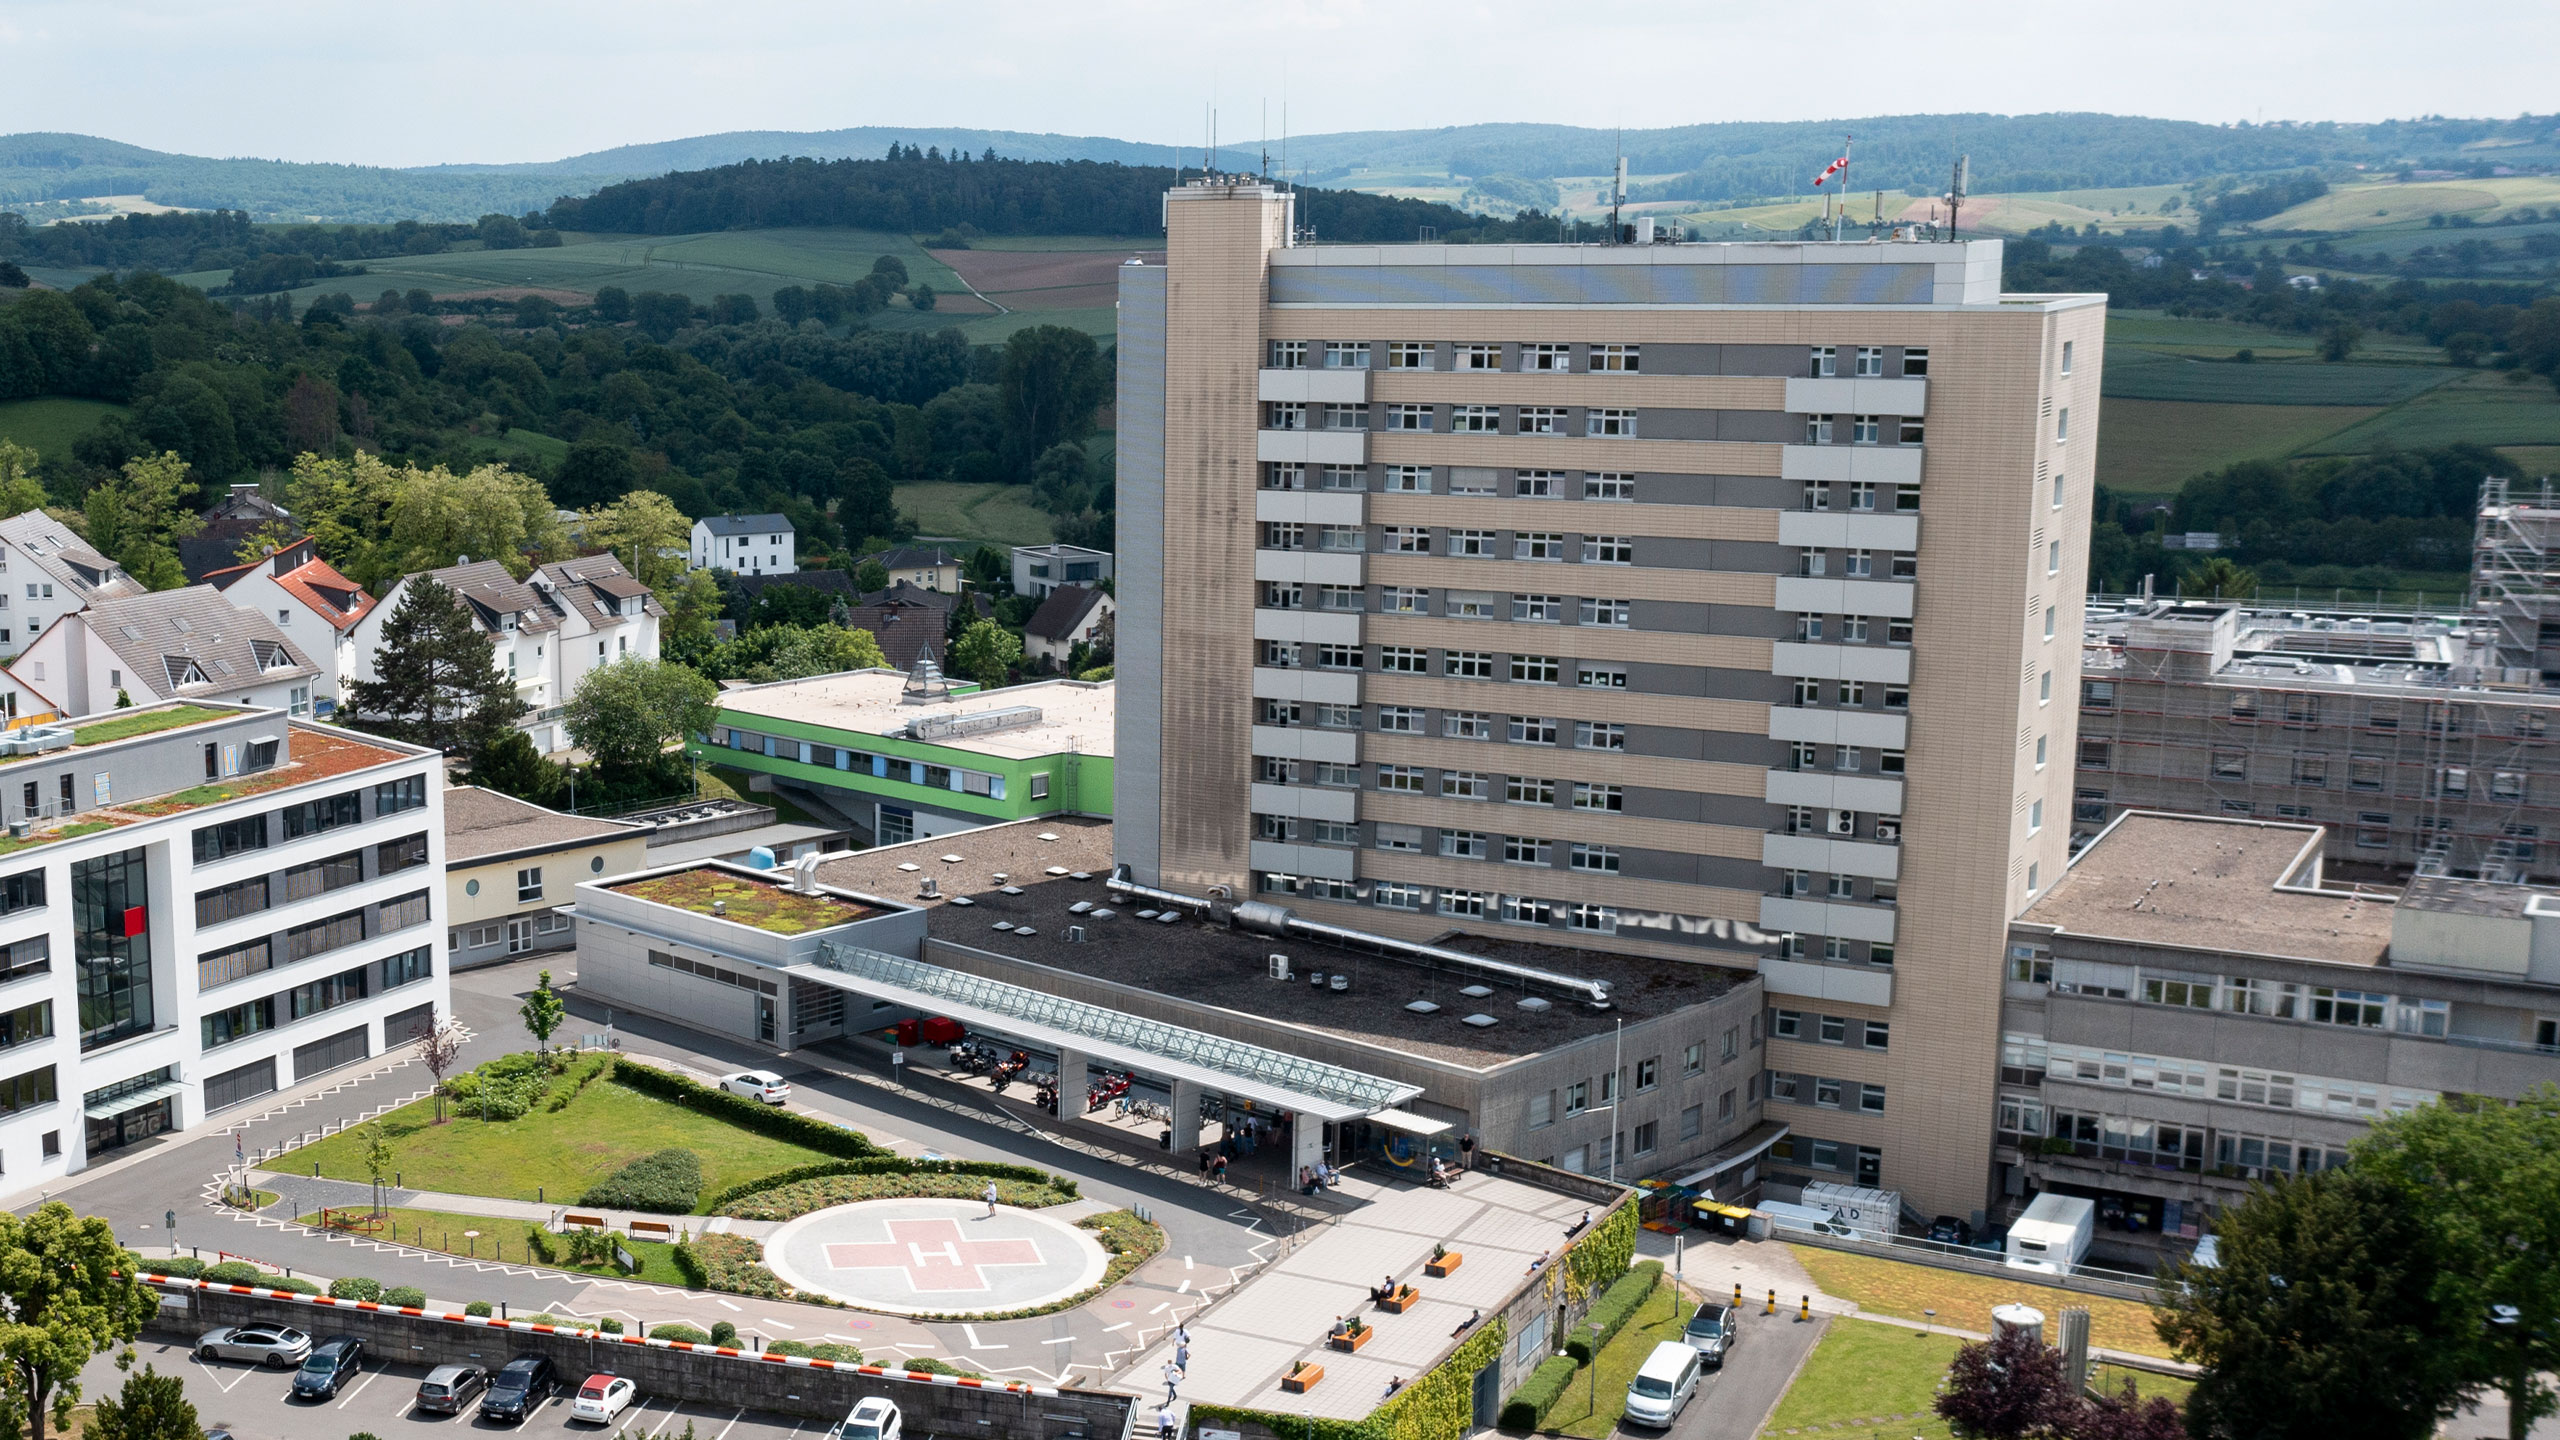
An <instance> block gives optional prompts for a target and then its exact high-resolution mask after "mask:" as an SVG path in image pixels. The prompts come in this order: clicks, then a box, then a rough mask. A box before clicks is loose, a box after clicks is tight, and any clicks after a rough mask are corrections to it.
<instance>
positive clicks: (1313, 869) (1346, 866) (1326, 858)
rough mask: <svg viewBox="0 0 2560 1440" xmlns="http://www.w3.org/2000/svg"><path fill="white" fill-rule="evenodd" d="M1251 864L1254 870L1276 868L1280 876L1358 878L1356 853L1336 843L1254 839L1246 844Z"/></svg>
mask: <svg viewBox="0 0 2560 1440" xmlns="http://www.w3.org/2000/svg"><path fill="white" fill-rule="evenodd" d="M1249 850H1250V856H1249V859H1250V863H1251V864H1252V866H1253V868H1254V869H1256V870H1277V871H1279V872H1280V873H1281V874H1283V875H1313V876H1315V877H1316V878H1318V879H1320V880H1350V879H1355V878H1357V877H1356V876H1355V875H1354V874H1353V873H1352V872H1353V871H1354V870H1355V869H1356V868H1357V862H1358V860H1359V852H1358V851H1356V850H1346V849H1343V848H1341V847H1340V846H1335V845H1293V844H1290V843H1288V842H1286V841H1281V840H1256V841H1254V842H1253V843H1252V845H1251V846H1250V847H1249Z"/></svg>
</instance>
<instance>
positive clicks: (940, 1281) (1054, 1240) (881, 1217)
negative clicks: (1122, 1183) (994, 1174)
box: [765, 1199, 1110, 1315]
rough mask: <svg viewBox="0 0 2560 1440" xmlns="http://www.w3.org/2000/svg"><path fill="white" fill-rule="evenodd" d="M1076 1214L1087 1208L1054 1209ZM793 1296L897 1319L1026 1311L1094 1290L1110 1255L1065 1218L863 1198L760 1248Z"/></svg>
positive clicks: (790, 1226)
mask: <svg viewBox="0 0 2560 1440" xmlns="http://www.w3.org/2000/svg"><path fill="white" fill-rule="evenodd" d="M1058 1208H1059V1209H1061V1210H1066V1211H1069V1212H1072V1213H1082V1212H1083V1211H1084V1210H1089V1209H1091V1208H1094V1207H1089V1206H1088V1207H1077V1206H1061V1207H1058ZM765 1264H766V1266H767V1267H768V1268H769V1269H771V1270H772V1271H773V1273H774V1274H776V1275H779V1276H780V1277H782V1280H783V1282H784V1283H785V1284H787V1285H790V1286H791V1287H792V1288H794V1289H798V1290H805V1291H809V1292H812V1293H814V1294H819V1295H826V1296H830V1297H832V1298H834V1299H837V1300H841V1301H843V1302H845V1303H846V1304H848V1305H855V1306H860V1307H861V1308H863V1309H865V1310H884V1311H887V1312H889V1313H891V1314H897V1315H918V1314H952V1315H959V1314H983V1313H986V1312H989V1311H1001V1310H1026V1309H1030V1308H1031V1307H1033V1306H1037V1305H1046V1304H1049V1303H1051V1302H1052V1301H1057V1300H1064V1299H1066V1298H1067V1297H1068V1296H1070V1295H1073V1294H1075V1293H1076V1292H1078V1291H1080V1290H1086V1289H1090V1288H1091V1287H1093V1286H1095V1285H1098V1284H1101V1283H1102V1274H1103V1270H1104V1268H1105V1267H1106V1266H1108V1265H1109V1264H1110V1255H1109V1253H1108V1252H1106V1251H1105V1250H1104V1249H1103V1248H1102V1244H1101V1242H1100V1241H1098V1240H1096V1239H1094V1237H1093V1236H1092V1234H1091V1233H1090V1232H1087V1231H1084V1230H1080V1229H1078V1228H1076V1226H1075V1224H1074V1223H1073V1221H1072V1220H1071V1219H1069V1218H1068V1217H1067V1216H1065V1215H1060V1214H1055V1213H1052V1212H1050V1211H1043V1210H1017V1209H1014V1208H1012V1207H1010V1206H997V1207H995V1211H994V1213H993V1214H989V1213H988V1207H987V1206H986V1204H985V1203H984V1202H982V1201H977V1200H922V1199H917V1200H864V1201H861V1202H859V1203H856V1204H852V1205H837V1206H833V1207H831V1208H829V1209H825V1210H819V1211H814V1212H812V1213H810V1214H807V1215H803V1216H801V1217H799V1218H798V1219H796V1220H792V1221H790V1222H788V1223H786V1224H784V1225H783V1226H782V1227H781V1228H780V1229H778V1230H776V1231H774V1232H773V1234H772V1235H771V1236H770V1237H769V1238H768V1239H767V1240H766V1241H765Z"/></svg>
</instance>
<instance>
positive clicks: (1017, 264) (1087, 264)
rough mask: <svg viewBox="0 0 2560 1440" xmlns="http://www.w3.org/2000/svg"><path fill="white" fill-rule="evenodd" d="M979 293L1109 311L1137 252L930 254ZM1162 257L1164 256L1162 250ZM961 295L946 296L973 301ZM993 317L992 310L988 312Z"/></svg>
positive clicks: (1016, 303) (1025, 303)
mask: <svg viewBox="0 0 2560 1440" xmlns="http://www.w3.org/2000/svg"><path fill="white" fill-rule="evenodd" d="M926 253H927V254H930V255H931V256H933V258H934V259H935V260H937V261H939V262H941V263H942V264H943V265H946V266H948V267H950V268H951V269H952V270H953V271H955V272H957V273H958V274H959V275H960V277H961V278H962V279H964V280H966V281H967V282H968V283H969V285H970V286H971V287H972V288H974V289H975V290H976V291H977V292H978V294H979V295H983V296H985V297H986V298H987V299H988V300H991V301H993V302H995V303H996V304H997V305H1001V306H1003V307H1004V308H1005V309H1006V310H1008V311H1017V310H1097V309H1109V308H1110V307H1111V306H1113V305H1114V304H1117V303H1118V302H1119V299H1120V277H1119V273H1118V272H1119V270H1120V266H1121V265H1122V263H1123V262H1125V261H1127V260H1128V258H1129V257H1130V256H1131V255H1133V254H1136V253H1138V252H1136V251H1134V250H1128V249H1117V250H1015V251H1003V250H932V251H927V252H926ZM1156 253H1157V254H1159V255H1161V254H1162V253H1163V252H1161V251H1158V252H1156ZM972 298H973V297H971V296H969V295H966V294H962V295H955V296H948V297H944V298H942V299H941V300H940V301H939V302H938V304H939V305H942V306H948V305H949V304H950V303H951V301H952V300H969V299H972ZM990 313H992V312H990Z"/></svg>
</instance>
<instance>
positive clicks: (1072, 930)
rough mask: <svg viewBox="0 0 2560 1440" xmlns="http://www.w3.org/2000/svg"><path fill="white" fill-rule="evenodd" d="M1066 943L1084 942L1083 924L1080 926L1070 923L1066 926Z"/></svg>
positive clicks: (1079, 943)
mask: <svg viewBox="0 0 2560 1440" xmlns="http://www.w3.org/2000/svg"><path fill="white" fill-rule="evenodd" d="M1067 943H1068V944H1070V945H1081V944H1083V943H1084V927H1083V926H1081V925H1070V926H1068V927H1067Z"/></svg>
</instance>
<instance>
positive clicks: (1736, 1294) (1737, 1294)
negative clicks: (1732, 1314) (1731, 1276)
mask: <svg viewBox="0 0 2560 1440" xmlns="http://www.w3.org/2000/svg"><path fill="white" fill-rule="evenodd" d="M1733 1308H1734V1309H1736V1310H1740V1309H1741V1308H1742V1282H1741V1281H1739V1280H1736V1281H1734V1282H1733Z"/></svg>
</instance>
